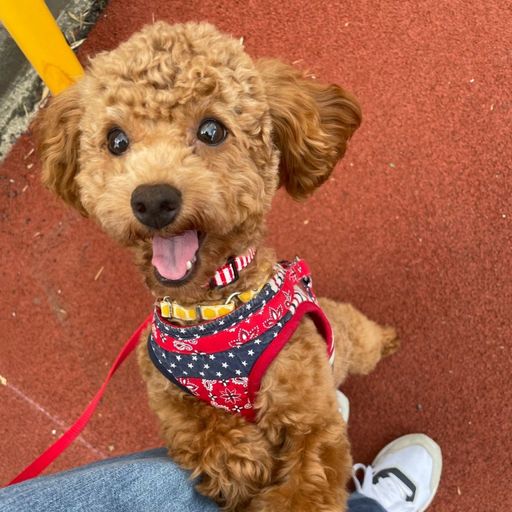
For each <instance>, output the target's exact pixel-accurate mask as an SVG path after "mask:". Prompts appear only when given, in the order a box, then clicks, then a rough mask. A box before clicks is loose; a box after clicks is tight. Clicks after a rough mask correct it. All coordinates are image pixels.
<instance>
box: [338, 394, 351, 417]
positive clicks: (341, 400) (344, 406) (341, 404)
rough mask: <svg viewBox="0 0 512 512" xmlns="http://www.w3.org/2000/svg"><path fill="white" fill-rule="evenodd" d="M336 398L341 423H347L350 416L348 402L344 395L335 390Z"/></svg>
mask: <svg viewBox="0 0 512 512" xmlns="http://www.w3.org/2000/svg"><path fill="white" fill-rule="evenodd" d="M336 398H337V400H338V411H340V414H341V417H342V418H343V421H344V422H345V423H348V417H349V416H350V402H349V401H348V398H347V397H346V395H344V394H343V393H342V392H341V391H340V390H339V389H337V390H336Z"/></svg>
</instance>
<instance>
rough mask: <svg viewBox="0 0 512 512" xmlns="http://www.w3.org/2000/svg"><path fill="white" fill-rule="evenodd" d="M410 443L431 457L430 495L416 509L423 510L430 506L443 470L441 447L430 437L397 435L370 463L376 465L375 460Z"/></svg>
mask: <svg viewBox="0 0 512 512" xmlns="http://www.w3.org/2000/svg"><path fill="white" fill-rule="evenodd" d="M411 445H419V446H422V447H423V448H425V450H427V452H428V453H429V454H430V456H431V457H432V477H431V479H430V489H431V492H432V495H431V497H430V499H429V501H428V502H427V503H425V505H423V507H422V508H421V509H418V512H425V510H427V508H428V507H429V506H430V504H431V503H432V501H433V500H434V497H435V495H436V493H437V489H438V487H439V481H440V480H441V472H442V470H443V455H442V452H441V447H440V446H439V445H438V444H437V443H436V442H435V441H434V440H433V439H431V438H430V437H428V436H426V435H425V434H407V435H405V436H402V437H399V438H398V439H395V440H394V441H392V442H391V443H389V444H388V445H386V446H385V447H384V448H383V449H382V450H381V451H380V452H379V453H378V454H377V456H376V457H375V459H374V460H373V463H372V465H373V466H376V465H377V461H378V460H379V459H380V458H381V457H384V456H385V455H386V454H388V453H393V452H396V451H398V450H401V449H402V448H406V447H408V446H411Z"/></svg>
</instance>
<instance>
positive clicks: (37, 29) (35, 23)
mask: <svg viewBox="0 0 512 512" xmlns="http://www.w3.org/2000/svg"><path fill="white" fill-rule="evenodd" d="M0 20H1V21H2V23H3V24H4V26H5V28H6V29H7V30H8V31H9V33H10V34H11V36H12V38H13V39H14V40H15V41H16V44H17V45H18V46H19V47H20V49H21V50H22V52H23V53H24V54H25V56H26V57H27V59H28V60H29V61H30V63H31V64H32V66H33V67H34V68H35V70H36V71H37V72H38V73H39V76H40V77H41V78H42V79H43V81H44V82H45V83H46V85H47V86H48V88H49V89H50V91H51V92H52V94H58V93H59V92H61V91H63V90H64V89H66V87H68V86H70V85H71V84H73V83H74V82H75V81H76V80H77V79H78V78H80V77H81V76H82V75H83V72H84V71H83V69H82V66H81V65H80V62H78V59H77V58H76V56H75V54H74V53H73V50H71V48H70V47H69V46H68V44H67V42H66V40H65V39H64V36H63V35H62V32H61V31H60V29H59V26H58V25H57V23H56V22H55V20H54V19H53V16H52V14H51V12H50V10H49V9H48V7H47V6H46V4H45V3H44V1H43V0H0Z"/></svg>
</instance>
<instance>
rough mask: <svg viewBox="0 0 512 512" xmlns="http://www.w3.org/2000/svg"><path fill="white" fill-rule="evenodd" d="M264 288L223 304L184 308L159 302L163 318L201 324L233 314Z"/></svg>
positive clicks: (238, 294) (237, 295)
mask: <svg viewBox="0 0 512 512" xmlns="http://www.w3.org/2000/svg"><path fill="white" fill-rule="evenodd" d="M262 287H263V286H260V287H259V288H258V289H257V290H247V291H245V292H235V293H232V294H231V295H230V296H229V297H228V298H227V299H226V301H225V302H224V303H222V304H206V305H204V306H203V305H197V306H192V307H190V306H182V305H180V304H178V303H177V302H176V301H174V300H171V299H169V297H164V298H163V299H162V300H160V301H159V305H160V311H161V314H162V317H164V318H167V319H174V320H180V321H182V322H200V321H203V320H215V319H217V318H219V317H221V316H224V315H227V314H229V313H231V312H232V311H233V310H234V309H235V308H236V307H237V306H238V305H240V304H245V303H247V302H249V301H250V300H251V299H252V298H253V297H254V296H255V295H257V294H258V293H259V291H260V290H261V288H262Z"/></svg>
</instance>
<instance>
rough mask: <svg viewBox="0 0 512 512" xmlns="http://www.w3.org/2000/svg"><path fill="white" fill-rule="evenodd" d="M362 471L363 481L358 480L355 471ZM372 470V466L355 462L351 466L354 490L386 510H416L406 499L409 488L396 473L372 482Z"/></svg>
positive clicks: (413, 511)
mask: <svg viewBox="0 0 512 512" xmlns="http://www.w3.org/2000/svg"><path fill="white" fill-rule="evenodd" d="M359 471H364V477H363V482H362V484H361V481H360V480H359V477H358V476H357V473H358V472H359ZM374 473H375V472H374V470H373V468H372V466H365V465H364V464H355V465H354V467H353V468H352V480H354V484H355V486H356V490H357V491H358V492H359V493H360V494H364V495H365V496H367V497H368V498H372V499H374V500H375V501H377V502H378V503H379V504H380V505H382V506H383V507H384V508H385V509H386V510H387V512H416V507H415V506H414V504H413V503H411V502H408V501H406V500H407V498H408V496H409V493H410V489H409V487H407V486H406V485H405V484H404V483H403V482H402V480H400V478H398V477H397V476H396V475H393V474H389V475H387V476H386V477H384V478H380V479H379V481H378V482H377V483H376V484H374V483H373V475H374Z"/></svg>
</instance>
